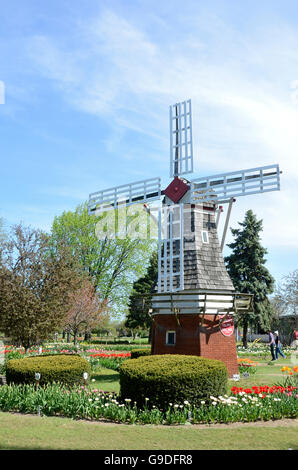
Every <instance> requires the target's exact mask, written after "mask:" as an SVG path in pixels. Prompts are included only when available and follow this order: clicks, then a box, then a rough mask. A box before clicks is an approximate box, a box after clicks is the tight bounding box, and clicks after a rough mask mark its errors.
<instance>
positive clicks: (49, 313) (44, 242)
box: [0, 224, 81, 349]
mask: <svg viewBox="0 0 298 470" xmlns="http://www.w3.org/2000/svg"><path fill="white" fill-rule="evenodd" d="M79 282H81V276H80V275H79V272H78V270H77V268H76V266H75V262H74V259H73V258H72V257H69V254H68V251H67V250H66V249H65V247H64V246H63V245H61V246H60V248H59V251H57V253H56V255H55V257H54V256H52V255H51V252H50V250H49V239H48V236H47V235H46V234H45V233H43V232H42V231H40V230H34V229H31V228H24V227H22V225H21V224H19V225H17V226H15V227H13V229H12V231H11V234H10V236H9V237H8V238H7V239H6V240H5V241H3V240H2V241H1V243H0V328H1V330H2V331H4V332H5V334H7V335H8V336H9V337H11V339H12V340H13V341H14V342H16V343H17V344H21V345H23V346H24V347H25V348H26V349H28V348H29V347H30V346H32V345H33V344H37V343H38V342H40V341H43V340H45V339H47V338H48V337H49V335H50V334H52V333H53V332H55V331H56V330H57V329H59V327H60V326H61V325H62V323H63V320H64V316H65V313H66V309H67V305H68V301H69V295H70V292H71V291H72V290H73V289H74V288H76V287H77V286H78V285H79Z"/></svg>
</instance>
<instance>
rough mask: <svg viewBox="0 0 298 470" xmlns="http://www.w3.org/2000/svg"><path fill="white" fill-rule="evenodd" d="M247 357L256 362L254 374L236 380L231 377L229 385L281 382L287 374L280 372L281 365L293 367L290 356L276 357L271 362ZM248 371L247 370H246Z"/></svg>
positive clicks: (247, 385)
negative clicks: (286, 357) (285, 357)
mask: <svg viewBox="0 0 298 470" xmlns="http://www.w3.org/2000/svg"><path fill="white" fill-rule="evenodd" d="M247 358H248V359H252V360H253V361H256V362H258V365H257V370H256V373H255V374H251V375H250V376H249V377H248V378H242V377H241V379H240V380H239V381H238V382H234V381H233V379H230V380H229V385H231V386H233V385H236V386H237V387H252V386H254V385H256V386H258V385H274V384H277V383H280V382H283V381H284V379H285V377H286V376H287V375H286V374H285V373H283V372H281V368H282V367H283V366H288V367H293V364H291V361H290V358H288V359H278V360H277V361H274V362H271V361H268V360H265V359H263V358H262V359H260V358H253V357H252V356H249V355H248V356H247ZM248 372H249V371H248Z"/></svg>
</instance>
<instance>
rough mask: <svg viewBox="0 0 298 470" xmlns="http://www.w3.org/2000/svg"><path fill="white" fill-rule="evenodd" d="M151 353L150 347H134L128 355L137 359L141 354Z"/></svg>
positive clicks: (148, 354) (147, 354)
mask: <svg viewBox="0 0 298 470" xmlns="http://www.w3.org/2000/svg"><path fill="white" fill-rule="evenodd" d="M150 355H151V349H135V350H134V351H131V353H130V357H131V359H137V358H138V357H141V356H150Z"/></svg>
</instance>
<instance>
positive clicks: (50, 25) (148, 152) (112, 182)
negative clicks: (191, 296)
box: [0, 0, 298, 281]
mask: <svg viewBox="0 0 298 470" xmlns="http://www.w3.org/2000/svg"><path fill="white" fill-rule="evenodd" d="M297 26H298V8H297V2H296V1H289V0H283V1H281V0H280V1H274V0H270V1H266V0H263V1H262V2H258V1H254V0H250V2H239V1H234V0H222V1H219V0H218V1H212V0H211V1H208V2H207V1H202V0H201V1H199V0H196V1H191V0H184V2H181V1H179V2H178V1H176V0H171V1H170V0H163V1H160V0H159V1H155V0H148V1H145V0H143V1H142V0H133V1H132V0H121V1H120V0H118V1H113V0H107V1H104V0H101V1H99V0H97V1H96V0H85V1H82V0H80V1H78V0H72V1H70V0H51V2H41V1H39V0H26V2H24V1H22V0H10V2H5V1H4V0H1V1H0V59H1V60H0V81H1V82H0V83H1V84H2V86H4V87H5V95H4V97H5V100H4V103H3V104H0V155H1V162H2V165H1V168H2V184H1V203H0V216H2V217H3V218H4V219H5V221H6V224H7V226H9V225H11V224H14V223H18V222H19V221H23V222H24V223H25V224H26V225H31V226H34V227H39V228H42V229H45V230H49V229H50V227H51V223H52V221H53V218H54V216H55V215H59V214H61V213H62V212H63V211H64V210H72V209H74V208H75V207H76V206H77V205H78V204H80V203H82V202H83V201H85V200H86V199H87V198H88V195H89V193H90V192H93V191H96V190H99V189H105V188H108V187H111V186H116V185H118V184H119V185H120V184H124V183H128V182H134V181H138V180H142V179H145V178H149V177H156V176H161V177H162V181H163V183H164V186H166V185H167V184H168V183H169V177H168V174H169V131H168V106H169V105H170V104H173V103H175V102H177V101H182V100H184V99H187V98H191V99H192V106H193V137H194V153H195V175H194V176H198V177H199V176H204V175H211V174H216V173H222V172H228V171H236V170H240V169H246V168H253V167H258V166H262V165H270V164H274V163H279V164H280V167H281V170H282V171H283V174H282V184H281V191H280V192H273V193H267V194H263V195H256V196H248V197H244V198H240V197H239V198H238V200H237V202H236V203H235V205H234V208H233V212H232V217H231V226H233V227H237V226H238V224H237V222H238V221H242V220H243V218H244V215H245V212H246V211H247V210H248V209H252V210H253V211H254V212H255V213H256V215H257V217H258V218H259V219H263V227H264V230H263V233H262V238H263V245H264V246H265V247H266V248H267V249H268V256H267V259H268V263H267V266H268V268H269V269H270V271H271V272H272V274H273V276H274V277H275V279H276V280H277V281H280V279H281V278H282V276H285V275H287V274H288V273H289V272H290V271H293V270H294V269H296V268H297V267H298V266H297V254H298V241H297V240H298V218H297V208H296V201H297V182H298V180H297V177H298V165H297V158H298V50H297V44H298V28H297ZM0 103H1V87H0ZM231 240H232V239H231V235H230V234H229V235H228V237H227V242H230V241H231ZM227 253H228V251H227V250H225V254H227Z"/></svg>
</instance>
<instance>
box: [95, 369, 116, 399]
mask: <svg viewBox="0 0 298 470" xmlns="http://www.w3.org/2000/svg"><path fill="white" fill-rule="evenodd" d="M92 379H95V382H90V386H91V388H97V389H99V390H103V391H104V392H117V393H118V392H119V390H120V385H119V373H118V372H116V371H114V370H112V369H103V368H102V369H98V370H97V371H95V372H93V373H92V375H91V380H92Z"/></svg>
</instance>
